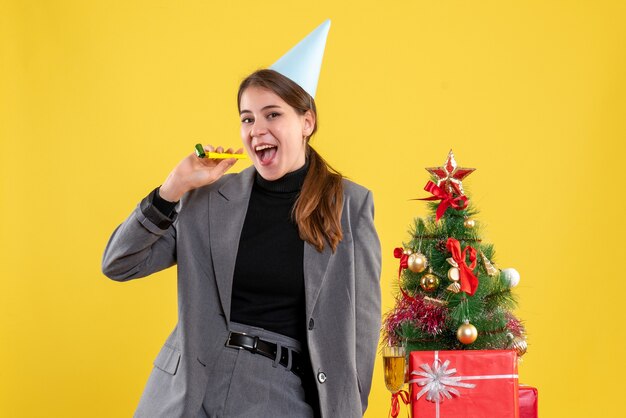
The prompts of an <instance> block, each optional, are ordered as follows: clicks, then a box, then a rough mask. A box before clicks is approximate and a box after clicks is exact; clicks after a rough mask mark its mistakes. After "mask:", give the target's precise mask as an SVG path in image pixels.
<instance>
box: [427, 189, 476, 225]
mask: <svg viewBox="0 0 626 418" xmlns="http://www.w3.org/2000/svg"><path fill="white" fill-rule="evenodd" d="M424 190H426V191H427V192H429V193H431V194H432V196H431V197H424V198H421V199H418V200H441V203H439V206H437V221H438V220H439V219H440V218H441V217H442V216H443V214H444V213H446V210H447V209H448V208H449V207H450V206H452V207H453V208H454V209H457V210H461V209H465V208H466V207H467V196H465V195H459V196H457V197H454V196H453V195H452V194H450V193H448V192H446V191H445V189H442V188H441V187H439V186H437V185H436V184H435V183H433V182H432V181H428V183H426V186H424Z"/></svg>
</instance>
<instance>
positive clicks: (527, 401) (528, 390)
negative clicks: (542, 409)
mask: <svg viewBox="0 0 626 418" xmlns="http://www.w3.org/2000/svg"><path fill="white" fill-rule="evenodd" d="M537 404H538V393H537V388H534V387H532V386H526V385H520V387H519V418H537V409H538V408H537Z"/></svg>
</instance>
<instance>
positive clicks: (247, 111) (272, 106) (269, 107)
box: [239, 105, 280, 115]
mask: <svg viewBox="0 0 626 418" xmlns="http://www.w3.org/2000/svg"><path fill="white" fill-rule="evenodd" d="M273 108H278V109H280V106H279V105H267V106H265V107H263V109H261V110H267V109H273ZM244 113H252V111H250V110H247V109H243V110H242V111H241V112H239V114H240V115H243V114H244Z"/></svg>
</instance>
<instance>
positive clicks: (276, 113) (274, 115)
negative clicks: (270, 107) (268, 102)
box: [267, 112, 280, 119]
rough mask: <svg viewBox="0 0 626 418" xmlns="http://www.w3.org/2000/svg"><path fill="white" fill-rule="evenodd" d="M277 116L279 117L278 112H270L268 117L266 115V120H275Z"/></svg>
mask: <svg viewBox="0 0 626 418" xmlns="http://www.w3.org/2000/svg"><path fill="white" fill-rule="evenodd" d="M278 116H280V113H278V112H272V113H270V114H269V115H267V118H268V119H274V118H276V117H278Z"/></svg>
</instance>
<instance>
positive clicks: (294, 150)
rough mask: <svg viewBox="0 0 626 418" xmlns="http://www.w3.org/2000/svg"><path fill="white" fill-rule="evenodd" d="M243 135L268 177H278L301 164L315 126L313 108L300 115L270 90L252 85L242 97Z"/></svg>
mask: <svg viewBox="0 0 626 418" xmlns="http://www.w3.org/2000/svg"><path fill="white" fill-rule="evenodd" d="M240 106H241V107H240V109H239V110H240V116H241V139H242V140H243V145H244V147H245V149H246V152H247V153H248V155H249V156H250V159H251V160H252V163H253V164H254V167H255V168H256V170H257V171H258V172H259V174H260V175H261V177H263V178H264V179H265V180H270V181H271V180H277V179H279V178H281V177H282V176H284V175H285V174H287V173H290V172H292V171H295V170H297V169H299V168H300V167H302V166H303V165H304V162H305V159H306V158H305V150H306V138H307V137H308V136H309V135H311V132H312V131H313V127H314V126H315V117H314V116H313V113H312V112H311V111H307V112H306V113H305V114H303V115H301V114H300V113H298V112H297V111H296V110H295V109H294V108H293V107H291V106H290V105H288V104H287V103H286V102H285V101H284V100H283V99H281V98H280V97H279V96H278V95H276V93H274V92H273V91H271V90H268V89H265V88H262V87H255V86H251V87H248V88H247V89H246V90H244V92H243V94H242V95H241V101H240Z"/></svg>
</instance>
